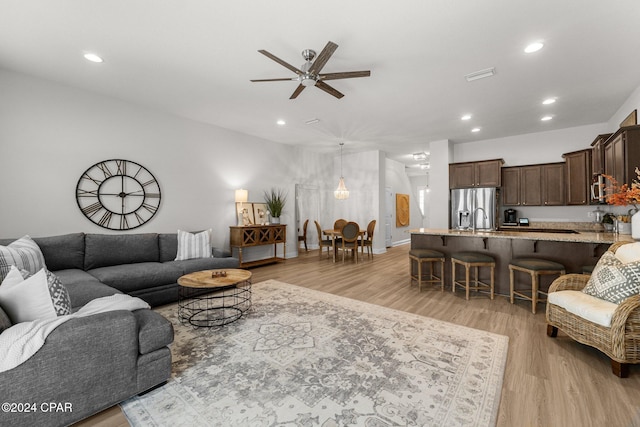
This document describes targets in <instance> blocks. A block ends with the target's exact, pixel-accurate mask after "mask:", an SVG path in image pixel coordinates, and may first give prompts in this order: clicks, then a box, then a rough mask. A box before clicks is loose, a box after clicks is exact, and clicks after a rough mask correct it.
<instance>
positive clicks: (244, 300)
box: [178, 268, 251, 327]
mask: <svg viewBox="0 0 640 427" xmlns="http://www.w3.org/2000/svg"><path fill="white" fill-rule="evenodd" d="M178 284H179V285H180V288H179V289H178V318H179V319H180V321H181V322H183V323H185V322H188V323H190V324H191V325H193V326H204V327H214V326H222V325H226V324H228V323H231V322H235V321H236V320H238V319H239V318H240V317H242V315H243V314H244V313H245V312H246V311H247V310H249V308H251V272H249V271H247V270H240V269H233V268H231V269H219V270H204V271H196V272H195V273H191V274H186V275H184V276H182V277H180V278H179V279H178Z"/></svg>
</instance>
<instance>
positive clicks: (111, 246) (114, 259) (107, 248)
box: [84, 233, 160, 270]
mask: <svg viewBox="0 0 640 427" xmlns="http://www.w3.org/2000/svg"><path fill="white" fill-rule="evenodd" d="M84 242H85V253H84V269H85V270H91V269H93V268H99V267H108V266H111V265H120V264H134V263H138V262H158V260H159V258H160V254H159V249H158V235H157V234H156V233H146V234H87V235H86V236H85V239H84Z"/></svg>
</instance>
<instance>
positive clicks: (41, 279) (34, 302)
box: [0, 266, 71, 323]
mask: <svg viewBox="0 0 640 427" xmlns="http://www.w3.org/2000/svg"><path fill="white" fill-rule="evenodd" d="M0 304H1V305H2V307H3V309H4V310H5V311H6V313H7V314H8V315H9V318H10V319H11V322H12V323H20V322H30V321H32V320H38V319H55V318H56V317H57V316H63V315H65V314H69V313H71V302H70V300H69V294H68V293H67V289H66V288H65V287H64V286H63V285H62V283H61V282H60V280H59V279H58V278H57V277H56V276H55V275H54V274H53V273H51V272H48V271H47V270H45V269H41V270H40V271H38V272H37V273H36V274H34V275H31V276H29V277H27V278H26V279H24V278H23V275H22V274H21V272H20V270H19V269H18V268H17V267H15V266H12V267H11V270H10V271H9V274H7V276H6V277H5V279H4V280H3V281H2V285H0Z"/></svg>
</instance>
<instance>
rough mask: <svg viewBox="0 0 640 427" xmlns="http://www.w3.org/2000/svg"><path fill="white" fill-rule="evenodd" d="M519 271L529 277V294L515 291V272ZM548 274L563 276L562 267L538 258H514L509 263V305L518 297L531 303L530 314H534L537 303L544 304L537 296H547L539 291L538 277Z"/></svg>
mask: <svg viewBox="0 0 640 427" xmlns="http://www.w3.org/2000/svg"><path fill="white" fill-rule="evenodd" d="M516 271H521V272H523V273H527V274H529V275H530V276H531V294H530V295H529V294H526V293H523V291H524V290H522V291H516V289H515V277H514V276H515V272H516ZM550 274H558V275H560V276H561V275H563V274H565V268H564V265H562V264H560V263H557V262H554V261H549V260H546V259H539V258H516V259H512V260H511V261H510V262H509V290H510V296H511V304H513V299H514V296H516V295H518V296H520V297H522V298H524V299H526V300H528V301H531V312H532V313H533V314H536V305H537V304H538V301H540V302H546V301H547V300H546V299H540V298H539V297H538V296H539V294H543V295H547V293H546V292H544V291H541V290H540V289H539V285H540V276H543V275H550Z"/></svg>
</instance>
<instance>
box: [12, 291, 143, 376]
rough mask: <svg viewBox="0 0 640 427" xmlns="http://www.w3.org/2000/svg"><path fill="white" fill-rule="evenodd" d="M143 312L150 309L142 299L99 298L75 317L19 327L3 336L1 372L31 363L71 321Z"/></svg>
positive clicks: (13, 328) (118, 295) (122, 297)
mask: <svg viewBox="0 0 640 427" xmlns="http://www.w3.org/2000/svg"><path fill="white" fill-rule="evenodd" d="M142 308H150V307H149V304H147V303H146V302H144V301H143V300H141V299H140V298H136V297H132V296H129V295H124V294H115V295H111V296H109V297H102V298H96V299H94V300H93V301H90V302H89V303H87V304H86V305H85V306H84V307H82V308H81V309H80V310H78V311H77V312H75V313H73V314H69V315H66V316H59V317H57V318H55V319H47V320H33V321H31V322H22V323H18V324H15V325H13V326H11V327H10V328H8V329H5V330H4V331H3V332H2V333H1V334H0V372H4V371H8V370H10V369H13V368H15V367H17V366H19V365H21V364H22V363H24V362H26V361H27V360H29V358H30V357H31V356H33V355H34V354H36V352H37V351H38V350H40V348H41V347H42V346H43V345H44V342H45V340H46V339H47V336H48V335H49V334H50V333H51V332H53V330H54V329H55V328H57V327H58V326H60V325H61V324H63V323H64V322H66V321H67V320H71V319H73V318H76V317H85V316H91V315H92V314H96V313H104V312H107V311H115V310H129V311H133V310H139V309H142Z"/></svg>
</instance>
